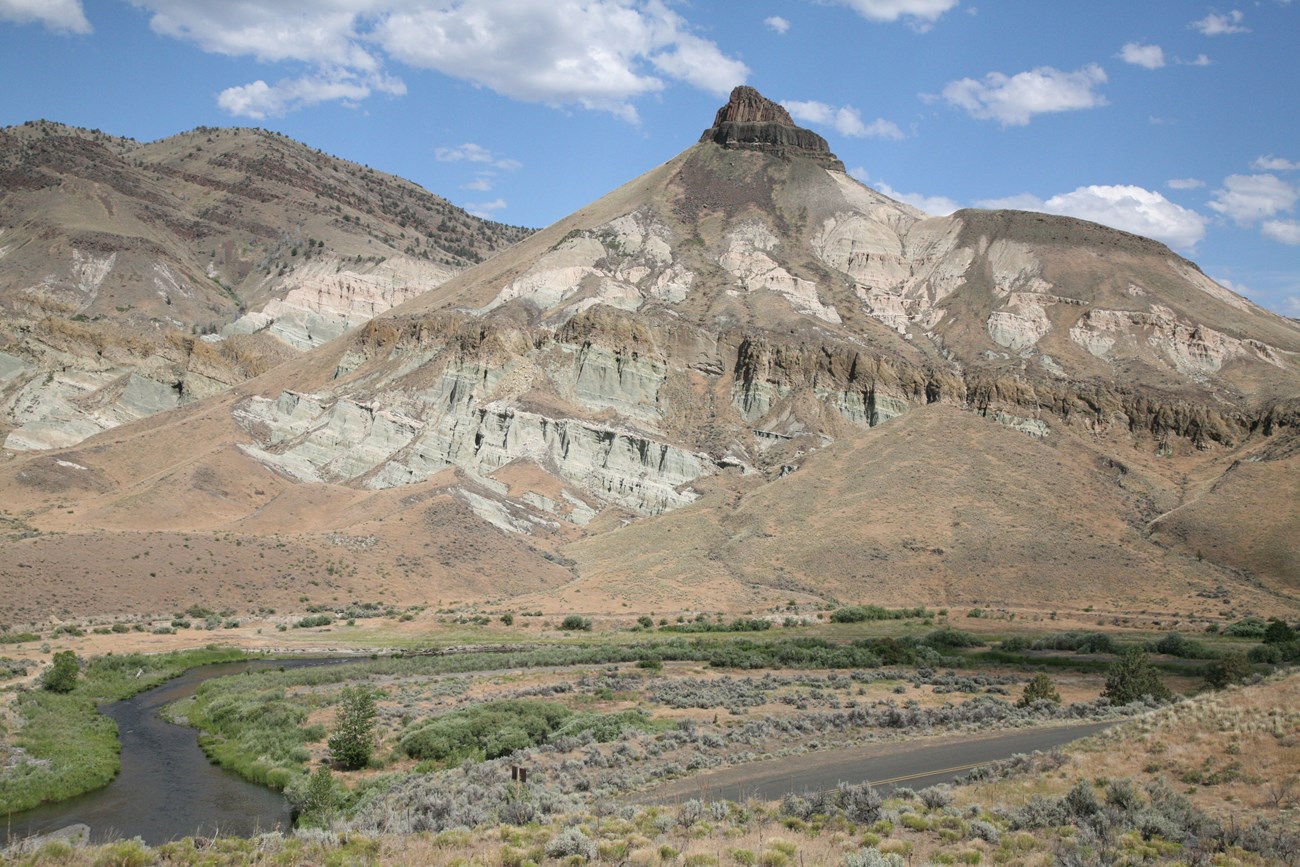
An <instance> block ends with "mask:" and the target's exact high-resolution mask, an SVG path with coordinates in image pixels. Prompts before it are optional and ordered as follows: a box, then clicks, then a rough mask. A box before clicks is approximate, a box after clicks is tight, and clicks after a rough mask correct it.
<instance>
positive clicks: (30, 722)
mask: <svg viewBox="0 0 1300 867" xmlns="http://www.w3.org/2000/svg"><path fill="white" fill-rule="evenodd" d="M245 656H246V654H245V653H244V652H243V651H239V650H232V649H229V648H220V647H207V648H204V649H201V650H187V651H179V652H176V653H168V654H161V655H157V656H146V655H144V654H138V653H135V654H127V655H122V656H112V655H109V656H102V657H97V658H95V659H92V660H90V662H89V663H87V665H86V667H85V669H84V671H83V672H82V675H81V677H79V678H78V680H77V685H76V687H75V688H74V689H73V690H72V691H71V692H68V693H55V692H49V691H47V690H44V689H40V688H39V687H37V688H33V689H30V690H27V691H24V692H22V693H21V694H20V695H19V696H18V698H17V701H16V702H15V710H16V711H17V715H18V717H19V719H20V721H21V722H20V726H19V728H18V731H17V734H16V737H15V738H14V746H16V747H17V748H18V749H20V750H21V751H22V753H21V754H20V755H21V759H20V760H19V761H18V762H17V763H16V765H15V766H14V767H13V768H10V769H8V770H6V771H5V772H4V773H3V775H0V814H9V813H16V812H20V811H22V810H26V809H30V808H31V807H35V806H37V805H39V804H43V803H48V802H52V801H62V800H65V799H67V798H71V797H73V796H74V795H80V794H82V793H83V792H88V791H90V790H92V789H97V788H99V787H100V786H103V785H106V784H107V783H108V782H109V781H110V780H112V779H113V777H114V776H115V775H116V774H117V771H118V767H119V762H118V749H119V745H118V740H117V724H116V723H114V722H113V721H112V720H111V719H109V718H108V717H106V716H104V715H103V714H101V713H99V711H98V709H97V708H98V706H99V705H100V704H103V703H105V702H111V701H119V700H121V699H124V698H129V697H130V696H132V695H135V694H136V693H139V692H143V691H144V690H146V689H149V688H151V687H154V686H157V685H158V684H159V683H162V682H163V681H165V680H169V679H171V678H173V677H176V676H177V675H179V674H181V673H182V672H184V671H186V670H187V669H190V668H194V667H195V666H199V665H206V664H209V663H214V662H229V661H232V660H238V659H243V658H245ZM137 672H142V673H141V674H140V676H139V677H136V673H137Z"/></svg>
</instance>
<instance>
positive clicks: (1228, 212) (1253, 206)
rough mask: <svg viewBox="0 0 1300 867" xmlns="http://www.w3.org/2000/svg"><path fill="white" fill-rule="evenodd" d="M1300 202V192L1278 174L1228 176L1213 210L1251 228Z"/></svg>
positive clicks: (1217, 194) (1217, 195)
mask: <svg viewBox="0 0 1300 867" xmlns="http://www.w3.org/2000/svg"><path fill="white" fill-rule="evenodd" d="M1298 199H1300V191H1298V190H1297V189H1296V188H1295V187H1294V186H1292V185H1291V184H1289V183H1287V182H1286V181H1284V180H1282V179H1281V178H1279V177H1278V176H1277V175H1272V174H1262V175H1228V177H1226V178H1224V180H1223V187H1222V188H1220V189H1217V190H1215V191H1214V198H1213V199H1211V201H1210V207H1211V208H1213V209H1214V210H1216V211H1218V212H1219V213H1220V214H1223V215H1224V216H1225V217H1228V218H1229V219H1231V220H1232V221H1233V222H1234V223H1236V224H1237V225H1239V226H1249V225H1253V224H1255V223H1258V222H1260V221H1262V220H1266V219H1268V218H1269V217H1272V216H1274V215H1276V214H1279V213H1282V212H1284V211H1290V210H1291V209H1292V208H1294V207H1295V203H1296V201H1297V200H1298Z"/></svg>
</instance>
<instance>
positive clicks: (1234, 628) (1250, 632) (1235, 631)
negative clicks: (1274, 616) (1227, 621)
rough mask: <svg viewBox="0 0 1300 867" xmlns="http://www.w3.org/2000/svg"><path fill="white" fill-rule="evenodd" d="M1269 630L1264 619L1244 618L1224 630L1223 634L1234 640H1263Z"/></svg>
mask: <svg viewBox="0 0 1300 867" xmlns="http://www.w3.org/2000/svg"><path fill="white" fill-rule="evenodd" d="M1267 629H1268V624H1266V623H1265V622H1264V621H1263V619H1262V618H1259V617H1244V618H1242V619H1241V620H1238V621H1237V622H1236V623H1234V624H1232V625H1231V626H1229V627H1227V628H1226V629H1224V630H1223V634H1224V635H1227V636H1230V637H1232V638H1263V637H1264V632H1265V631H1266V630H1267Z"/></svg>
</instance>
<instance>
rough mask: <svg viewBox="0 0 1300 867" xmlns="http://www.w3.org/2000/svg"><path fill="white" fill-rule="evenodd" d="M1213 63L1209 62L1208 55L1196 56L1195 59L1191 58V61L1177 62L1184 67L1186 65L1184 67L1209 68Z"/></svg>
mask: <svg viewBox="0 0 1300 867" xmlns="http://www.w3.org/2000/svg"><path fill="white" fill-rule="evenodd" d="M1213 62H1214V61H1213V60H1210V57H1209V55H1207V54H1198V55H1196V57H1195V58H1193V59H1192V60H1180V61H1179V63H1182V64H1184V65H1186V66H1209V65H1210V64H1212V63H1213Z"/></svg>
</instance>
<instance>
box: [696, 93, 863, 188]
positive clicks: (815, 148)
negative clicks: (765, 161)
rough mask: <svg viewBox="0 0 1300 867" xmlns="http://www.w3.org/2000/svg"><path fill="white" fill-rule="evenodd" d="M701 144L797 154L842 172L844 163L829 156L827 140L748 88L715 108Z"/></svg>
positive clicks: (783, 109)
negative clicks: (715, 112) (715, 110)
mask: <svg viewBox="0 0 1300 867" xmlns="http://www.w3.org/2000/svg"><path fill="white" fill-rule="evenodd" d="M700 141H701V142H713V143H714V144H717V145H721V146H722V147H724V148H730V149H742V150H754V151H759V152H761V153H768V154H773V155H775V156H780V157H786V158H788V157H791V156H794V155H798V156H801V157H807V158H809V159H812V160H814V161H816V162H817V163H818V164H819V165H821V166H822V167H823V168H827V169H831V170H832V171H840V172H842V171H844V163H842V162H840V160H839V158H838V157H836V156H835V154H833V153H831V148H830V145H829V144H827V143H826V139H824V138H822V137H821V136H819V135H817V133H815V132H813V131H812V130H809V129H804V128H803V127H801V126H796V125H795V122H794V120H793V119H792V118H791V117H790V112H788V111H786V109H785V107H784V106H782V105H779V104H778V103H775V102H773V101H772V100H770V99H768V98H767V97H765V96H763V95H762V94H761V93H759V92H758V91H757V90H755V89H754V88H752V87H749V86H747V85H741V86H739V87H737V88H735V89H734V90H732V91H731V98H730V99H729V100H728V101H727V104H726V105H724V106H723V107H722V108H720V109H718V114H717V116H716V117H715V118H714V119H713V126H711V127H709V128H708V129H706V130H705V131H704V133H703V134H702V135H701V136H700Z"/></svg>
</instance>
